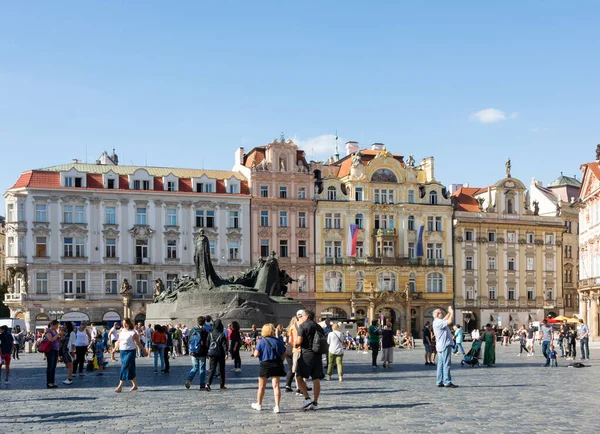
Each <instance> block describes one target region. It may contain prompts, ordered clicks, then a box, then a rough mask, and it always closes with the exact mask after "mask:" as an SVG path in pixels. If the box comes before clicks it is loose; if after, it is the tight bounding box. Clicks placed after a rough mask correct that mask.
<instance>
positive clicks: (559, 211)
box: [556, 202, 562, 217]
mask: <svg viewBox="0 0 600 434" xmlns="http://www.w3.org/2000/svg"><path fill="white" fill-rule="evenodd" d="M561 210H562V207H561V206H560V203H558V202H556V217H558V216H560V213H561Z"/></svg>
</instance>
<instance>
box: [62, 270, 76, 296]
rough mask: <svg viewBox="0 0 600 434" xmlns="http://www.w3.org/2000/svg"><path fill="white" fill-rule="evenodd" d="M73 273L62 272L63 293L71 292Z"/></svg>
mask: <svg viewBox="0 0 600 434" xmlns="http://www.w3.org/2000/svg"><path fill="white" fill-rule="evenodd" d="M73 280H74V279H73V273H65V274H63V290H64V293H65V294H73V286H74V285H73V284H74V281H73Z"/></svg>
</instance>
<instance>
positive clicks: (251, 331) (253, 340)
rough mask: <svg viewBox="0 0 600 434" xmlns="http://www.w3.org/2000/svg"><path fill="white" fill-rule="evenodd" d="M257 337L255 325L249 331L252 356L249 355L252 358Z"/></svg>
mask: <svg viewBox="0 0 600 434" xmlns="http://www.w3.org/2000/svg"><path fill="white" fill-rule="evenodd" d="M258 336H259V333H258V330H257V328H256V324H252V330H250V338H251V339H252V354H251V356H252V357H254V351H255V350H256V344H257V342H258Z"/></svg>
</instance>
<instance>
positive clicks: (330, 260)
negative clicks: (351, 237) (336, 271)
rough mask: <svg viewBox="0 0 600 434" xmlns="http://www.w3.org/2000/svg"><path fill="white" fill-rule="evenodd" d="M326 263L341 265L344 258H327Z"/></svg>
mask: <svg viewBox="0 0 600 434" xmlns="http://www.w3.org/2000/svg"><path fill="white" fill-rule="evenodd" d="M325 263H326V264H338V265H341V264H343V263H344V259H343V258H325Z"/></svg>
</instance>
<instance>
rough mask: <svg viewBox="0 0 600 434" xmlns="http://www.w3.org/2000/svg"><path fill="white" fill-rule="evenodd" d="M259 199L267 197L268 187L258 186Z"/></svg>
mask: <svg viewBox="0 0 600 434" xmlns="http://www.w3.org/2000/svg"><path fill="white" fill-rule="evenodd" d="M260 197H269V186H268V185H261V186H260Z"/></svg>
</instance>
